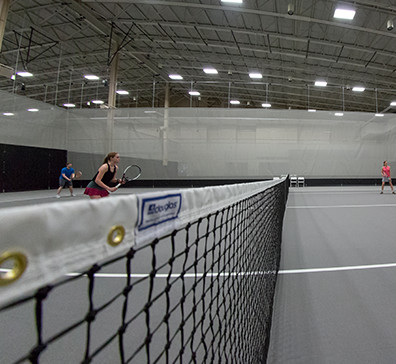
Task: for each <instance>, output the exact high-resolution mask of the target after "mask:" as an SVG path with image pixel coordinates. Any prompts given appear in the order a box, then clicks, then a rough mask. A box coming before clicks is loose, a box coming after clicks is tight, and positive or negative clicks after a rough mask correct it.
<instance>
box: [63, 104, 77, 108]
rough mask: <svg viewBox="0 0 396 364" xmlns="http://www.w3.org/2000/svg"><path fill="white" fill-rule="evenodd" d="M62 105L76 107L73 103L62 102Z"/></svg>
mask: <svg viewBox="0 0 396 364" xmlns="http://www.w3.org/2000/svg"><path fill="white" fill-rule="evenodd" d="M63 106H64V107H76V105H75V104H70V103H66V104H63Z"/></svg>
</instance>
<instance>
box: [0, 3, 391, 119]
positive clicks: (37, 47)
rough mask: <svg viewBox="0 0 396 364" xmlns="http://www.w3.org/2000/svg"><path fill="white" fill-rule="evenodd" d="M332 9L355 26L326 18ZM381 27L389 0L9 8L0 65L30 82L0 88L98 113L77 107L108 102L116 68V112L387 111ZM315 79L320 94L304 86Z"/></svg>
mask: <svg viewBox="0 0 396 364" xmlns="http://www.w3.org/2000/svg"><path fill="white" fill-rule="evenodd" d="M337 7H342V8H348V9H354V10H355V11H356V14H355V17H354V18H353V19H352V20H341V19H336V18H334V11H335V9H336V8H337ZM393 21H395V25H396V4H395V0H356V1H336V0H313V1H307V0H276V1H275V0H271V1H265V0H243V3H242V4H232V3H226V2H223V1H220V0H183V1H167V0H124V1H110V0H106V1H101V0H99V1H98V0H97V1H87V0H82V1H76V0H65V1H53V0H13V1H11V2H10V7H9V11H8V16H7V19H6V27H5V32H4V37H3V42H2V47H1V53H0V63H2V64H3V65H5V66H8V67H11V68H12V69H14V70H15V71H23V70H26V71H29V72H30V73H32V74H33V77H29V78H27V77H21V76H19V75H17V76H16V79H15V80H11V79H10V78H9V77H2V78H0V89H1V90H6V91H8V92H15V93H17V94H22V95H26V96H27V97H30V98H33V99H36V100H41V101H45V102H47V103H50V104H54V105H58V106H62V105H63V104H64V103H67V102H69V103H73V104H75V105H76V107H77V108H80V107H84V108H86V107H98V106H95V105H92V104H91V106H89V105H88V104H87V103H88V102H89V101H92V100H94V99H98V100H104V102H105V105H106V104H109V103H110V102H109V99H108V95H109V89H111V88H110V85H109V84H111V81H112V80H114V79H115V78H114V77H113V76H112V75H111V72H112V71H114V70H117V86H116V87H117V89H118V90H121V89H122V90H125V91H128V92H129V94H127V95H117V98H116V107H135V106H136V107H152V106H153V107H163V106H164V103H165V99H168V100H169V106H171V107H182V106H184V107H189V106H193V107H196V106H202V107H223V108H224V107H262V104H263V103H270V104H271V105H272V108H275V109H305V110H306V109H308V108H310V109H316V110H345V111H364V112H377V111H378V112H393V108H392V107H390V106H389V105H390V102H391V101H394V100H396V88H395V82H396V72H395V71H396V29H390V28H393V27H392V26H391V25H392V23H393ZM205 67H212V68H215V69H216V70H217V71H218V73H217V74H206V73H204V72H203V68H205ZM3 69H5V70H7V68H6V67H4V66H3ZM252 72H255V73H261V74H262V78H261V79H251V78H250V77H249V73H252ZM5 73H6V72H5ZM87 74H91V75H92V74H93V75H97V76H99V80H96V81H95V80H94V81H90V80H86V79H84V75H87ZM169 74H178V75H181V76H182V77H183V79H182V80H171V79H170V78H169ZM318 79H321V80H325V81H327V87H317V86H314V83H315V81H316V80H318ZM167 85H168V86H167ZM355 86H360V87H364V88H365V90H364V91H363V92H354V91H352V88H353V87H355ZM192 89H193V90H196V91H199V92H200V95H199V96H190V95H189V93H188V92H189V91H190V90H192ZM167 90H168V91H167ZM166 92H169V94H166ZM166 95H169V97H168V98H167V97H166ZM231 100H237V101H239V102H240V104H239V105H231V104H230V101H231ZM110 105H111V103H110ZM102 107H103V106H102Z"/></svg>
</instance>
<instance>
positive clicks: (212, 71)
mask: <svg viewBox="0 0 396 364" xmlns="http://www.w3.org/2000/svg"><path fill="white" fill-rule="evenodd" d="M203 71H204V72H205V73H206V74H208V75H217V74H218V72H217V69H215V68H204V69H203Z"/></svg>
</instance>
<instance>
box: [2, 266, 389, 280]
mask: <svg viewBox="0 0 396 364" xmlns="http://www.w3.org/2000/svg"><path fill="white" fill-rule="evenodd" d="M378 268H396V263H384V264H370V265H350V266H344V267H329V268H302V269H285V270H279V272H278V273H279V274H301V273H320V272H341V271H351V270H365V269H378ZM9 271H10V269H1V268H0V273H7V272H9ZM274 273H275V272H274V271H264V272H260V271H259V272H225V273H206V274H205V273H197V274H195V273H186V274H184V277H185V278H198V277H203V276H204V275H206V276H207V277H228V276H234V277H235V276H257V275H267V274H274ZM80 274H81V273H69V274H66V276H69V277H75V276H78V275H80ZM149 276H150V274H149V273H134V274H131V278H147V277H149ZM95 277H97V278H126V277H127V274H125V273H95ZM170 277H171V278H179V277H181V274H180V273H174V274H171V275H170ZM155 278H168V274H156V275H155Z"/></svg>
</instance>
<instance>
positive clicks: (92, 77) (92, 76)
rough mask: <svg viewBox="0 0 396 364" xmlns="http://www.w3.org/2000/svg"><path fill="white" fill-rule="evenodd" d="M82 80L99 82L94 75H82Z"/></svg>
mask: <svg viewBox="0 0 396 364" xmlns="http://www.w3.org/2000/svg"><path fill="white" fill-rule="evenodd" d="M84 78H86V79H87V80H91V81H92V80H99V77H98V76H95V75H84Z"/></svg>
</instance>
